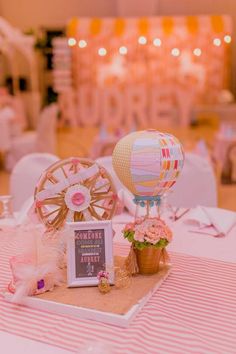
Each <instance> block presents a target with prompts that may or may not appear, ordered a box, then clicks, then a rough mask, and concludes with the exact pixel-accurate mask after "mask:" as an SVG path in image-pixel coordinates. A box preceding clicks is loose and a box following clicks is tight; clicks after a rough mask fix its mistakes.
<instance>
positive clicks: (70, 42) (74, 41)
mask: <svg viewBox="0 0 236 354" xmlns="http://www.w3.org/2000/svg"><path fill="white" fill-rule="evenodd" d="M68 45H69V46H70V47H73V46H75V45H76V39H75V38H69V39H68Z"/></svg>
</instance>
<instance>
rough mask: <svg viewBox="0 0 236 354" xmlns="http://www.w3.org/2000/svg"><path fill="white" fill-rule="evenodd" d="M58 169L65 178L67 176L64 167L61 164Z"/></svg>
mask: <svg viewBox="0 0 236 354" xmlns="http://www.w3.org/2000/svg"><path fill="white" fill-rule="evenodd" d="M60 169H61V170H62V172H63V175H64V177H65V178H67V177H68V175H67V173H66V171H65V169H64V167H63V166H61V167H60Z"/></svg>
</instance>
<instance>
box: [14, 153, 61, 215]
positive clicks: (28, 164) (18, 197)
mask: <svg viewBox="0 0 236 354" xmlns="http://www.w3.org/2000/svg"><path fill="white" fill-rule="evenodd" d="M58 160H59V158H58V157H57V156H55V155H52V154H48V153H33V154H28V155H26V156H24V157H23V158H22V159H20V161H18V162H17V164H16V165H15V167H14V169H13V171H12V173H11V175H10V194H11V195H12V196H13V209H14V211H18V210H20V209H21V207H22V206H23V204H24V203H25V202H26V201H27V200H28V199H29V198H30V197H31V196H33V194H34V189H35V187H36V184H37V181H38V179H39V178H40V176H41V174H42V172H43V171H45V170H46V169H47V168H48V167H49V166H50V165H52V164H53V163H55V162H56V161H58Z"/></svg>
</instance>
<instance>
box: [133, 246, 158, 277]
mask: <svg viewBox="0 0 236 354" xmlns="http://www.w3.org/2000/svg"><path fill="white" fill-rule="evenodd" d="M135 253H136V257H137V263H138V267H139V273H140V274H154V273H157V272H158V270H159V265H160V259H161V254H162V248H156V247H153V246H148V247H145V248H144V249H143V250H137V249H135Z"/></svg>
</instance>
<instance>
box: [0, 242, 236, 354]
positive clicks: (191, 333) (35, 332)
mask: <svg viewBox="0 0 236 354" xmlns="http://www.w3.org/2000/svg"><path fill="white" fill-rule="evenodd" d="M18 246H19V245H18V244H17V242H16V240H11V242H6V240H5V241H4V240H0V288H3V287H4V286H5V285H6V284H7V283H8V281H9V279H10V272H9V266H8V259H9V257H10V256H11V255H13V254H17V252H19V248H18ZM115 248H116V253H119V254H126V253H127V246H126V245H116V246H115ZM172 262H173V270H172V273H171V275H170V276H169V278H168V279H167V281H166V282H165V283H164V284H163V285H162V287H161V288H160V289H159V290H158V291H157V292H156V293H155V294H154V295H153V296H152V298H151V299H150V300H149V302H148V303H147V304H146V305H145V307H144V308H143V310H142V311H141V312H140V313H139V314H138V316H137V317H136V319H135V320H134V321H133V322H132V324H131V325H130V327H129V328H128V329H122V328H119V327H115V326H111V325H106V324H101V323H98V322H94V321H88V320H78V319H77V318H73V317H69V316H62V315H56V314H53V313H48V312H42V311H39V310H34V309H30V308H26V307H23V306H18V305H15V304H9V303H7V302H5V301H4V300H3V298H2V297H0V330H3V331H7V332H10V333H13V334H16V335H20V336H23V337H27V338H30V339H34V340H37V341H42V342H46V343H48V344H52V345H55V346H59V347H63V348H66V349H68V350H71V351H72V352H73V351H76V350H78V348H80V347H81V346H82V345H83V344H84V343H87V342H90V341H92V342H96V341H97V342H99V341H100V342H106V343H108V345H110V346H111V348H112V353H113V354H121V353H122V354H126V353H127V354H128V353H130V354H131V353H132V354H133V353H137V354H159V353H165V354H168V353H172V354H178V353H179V354H183V353H195V354H201V353H214V354H231V353H232V354H235V353H236V264H233V263H227V262H220V261H214V260H210V259H204V258H197V257H192V256H187V255H181V254H172ZM55 353H56V350H55Z"/></svg>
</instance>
